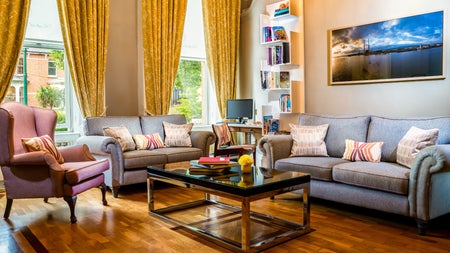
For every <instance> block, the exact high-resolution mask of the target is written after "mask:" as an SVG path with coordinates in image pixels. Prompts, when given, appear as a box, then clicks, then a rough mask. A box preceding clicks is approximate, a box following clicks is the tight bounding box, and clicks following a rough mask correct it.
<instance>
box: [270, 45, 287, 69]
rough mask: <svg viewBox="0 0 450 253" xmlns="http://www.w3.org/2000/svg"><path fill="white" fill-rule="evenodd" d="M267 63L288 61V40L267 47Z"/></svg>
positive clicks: (273, 63)
mask: <svg viewBox="0 0 450 253" xmlns="http://www.w3.org/2000/svg"><path fill="white" fill-rule="evenodd" d="M266 53H267V65H269V66H270V65H277V64H285V63H289V61H290V57H289V42H283V43H282V44H281V45H275V46H271V47H267V49H266Z"/></svg>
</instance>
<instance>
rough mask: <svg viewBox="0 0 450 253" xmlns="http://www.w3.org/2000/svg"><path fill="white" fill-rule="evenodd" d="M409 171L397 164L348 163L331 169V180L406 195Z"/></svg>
mask: <svg viewBox="0 0 450 253" xmlns="http://www.w3.org/2000/svg"><path fill="white" fill-rule="evenodd" d="M409 173H410V170H409V169H408V168H406V167H404V166H401V165H399V164H397V163H388V162H380V163H371V162H349V163H341V164H337V165H335V166H334V167H333V175H332V176H333V180H334V181H336V182H340V183H344V184H350V185H355V186H361V187H365V188H370V189H376V190H381V191H387V192H393V193H398V194H403V195H407V194H408V185H409Z"/></svg>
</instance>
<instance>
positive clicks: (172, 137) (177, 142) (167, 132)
mask: <svg viewBox="0 0 450 253" xmlns="http://www.w3.org/2000/svg"><path fill="white" fill-rule="evenodd" d="M163 126H164V145H165V146H166V147H192V142H191V136H190V133H191V130H192V127H193V126H194V124H193V123H189V124H182V125H177V124H172V123H169V122H163Z"/></svg>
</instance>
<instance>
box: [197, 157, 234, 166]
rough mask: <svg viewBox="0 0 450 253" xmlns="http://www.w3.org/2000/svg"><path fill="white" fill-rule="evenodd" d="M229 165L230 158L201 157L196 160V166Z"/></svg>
mask: <svg viewBox="0 0 450 253" xmlns="http://www.w3.org/2000/svg"><path fill="white" fill-rule="evenodd" d="M229 163H230V157H228V156H214V157H210V156H202V157H200V158H199V159H198V164H212V165H219V164H229Z"/></svg>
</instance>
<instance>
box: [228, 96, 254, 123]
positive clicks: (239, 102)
mask: <svg viewBox="0 0 450 253" xmlns="http://www.w3.org/2000/svg"><path fill="white" fill-rule="evenodd" d="M226 117H227V119H237V120H238V121H239V123H243V119H244V118H247V119H252V118H253V99H229V100H227V115H226Z"/></svg>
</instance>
